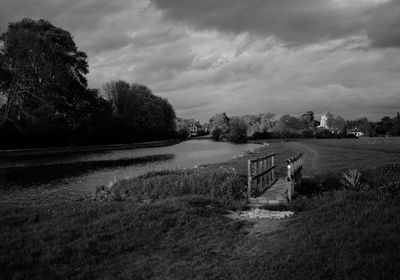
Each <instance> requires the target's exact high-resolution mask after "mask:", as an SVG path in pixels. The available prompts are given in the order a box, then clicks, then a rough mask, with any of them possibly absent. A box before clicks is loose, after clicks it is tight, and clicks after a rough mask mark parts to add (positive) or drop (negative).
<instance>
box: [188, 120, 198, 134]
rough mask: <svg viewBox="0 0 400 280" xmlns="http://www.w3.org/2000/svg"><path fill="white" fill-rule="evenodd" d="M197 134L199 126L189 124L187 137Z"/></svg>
mask: <svg viewBox="0 0 400 280" xmlns="http://www.w3.org/2000/svg"><path fill="white" fill-rule="evenodd" d="M198 132H199V126H198V125H197V124H195V123H191V124H190V125H189V135H190V136H197V133H198Z"/></svg>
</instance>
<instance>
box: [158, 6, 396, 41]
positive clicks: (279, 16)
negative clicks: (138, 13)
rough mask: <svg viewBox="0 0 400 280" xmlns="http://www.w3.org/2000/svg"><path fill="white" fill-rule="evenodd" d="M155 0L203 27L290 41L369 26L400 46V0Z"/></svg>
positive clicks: (374, 34)
mask: <svg viewBox="0 0 400 280" xmlns="http://www.w3.org/2000/svg"><path fill="white" fill-rule="evenodd" d="M365 1H366V2H368V0H365ZM151 2H152V3H153V4H154V6H155V7H156V8H157V9H160V10H161V11H163V13H164V17H165V18H167V19H170V20H174V21H179V22H183V23H186V24H190V25H191V26H194V27H196V28H199V29H217V30H220V31H224V32H233V33H241V32H251V33H256V34H258V35H261V36H271V35H273V36H275V37H277V38H279V39H281V40H283V41H285V42H287V43H290V44H309V43H315V42H320V41H322V40H327V39H336V38H342V37H347V36H351V35H356V34H360V33H361V32H366V33H367V34H368V36H369V37H370V38H371V39H372V41H373V42H374V44H375V45H376V46H379V47H400V16H399V15H400V1H398V0H392V1H389V2H385V3H381V4H372V3H370V4H365V3H364V4H362V1H358V2H357V3H359V5H355V4H354V3H353V5H349V6H343V5H339V3H337V2H335V1H333V0H279V1H277V0H251V1H243V0H219V1H215V0H202V1H199V0H185V1H180V0H151ZM348 2H350V1H348ZM335 3H336V4H335Z"/></svg>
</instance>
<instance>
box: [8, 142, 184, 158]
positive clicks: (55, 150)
mask: <svg viewBox="0 0 400 280" xmlns="http://www.w3.org/2000/svg"><path fill="white" fill-rule="evenodd" d="M180 142H182V140H179V139H170V140H162V141H152V142H139V143H127V144H114V145H94V146H77V147H51V148H35V149H11V150H0V158H13V157H30V156H49V155H61V154H80V153H93V152H104V151H110V150H126V149H142V148H154V147H165V146H170V145H174V144H178V143H180Z"/></svg>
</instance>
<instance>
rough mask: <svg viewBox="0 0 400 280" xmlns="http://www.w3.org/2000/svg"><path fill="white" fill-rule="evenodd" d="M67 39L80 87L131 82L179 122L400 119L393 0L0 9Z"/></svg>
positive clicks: (148, 1)
mask: <svg viewBox="0 0 400 280" xmlns="http://www.w3.org/2000/svg"><path fill="white" fill-rule="evenodd" d="M24 17H28V18H32V19H39V18H44V19H47V20H49V21H50V22H51V23H52V24H54V25H55V26H58V27H61V28H63V29H65V30H68V31H69V32H71V34H72V36H73V37H74V40H75V42H76V44H77V46H78V49H79V50H82V51H84V52H86V54H87V55H88V62H89V65H90V72H89V74H88V76H87V77H88V82H89V86H91V87H95V88H101V86H102V85H103V84H104V83H106V82H109V81H111V80H120V79H122V80H125V81H127V82H129V83H133V82H138V83H142V84H144V85H146V86H148V87H149V88H150V89H152V91H153V93H154V94H156V95H159V96H162V97H164V98H167V99H168V100H169V102H170V103H171V104H172V105H173V107H174V108H175V111H176V114H177V116H178V117H183V118H194V119H196V120H200V121H202V122H205V121H208V119H209V118H210V117H212V116H213V115H214V114H215V113H221V112H226V113H227V114H228V116H239V115H245V114H259V113H267V112H272V113H275V114H276V115H277V116H279V115H282V114H292V115H294V116H299V115H301V114H302V113H304V112H306V111H308V110H312V111H314V112H315V114H316V115H318V114H322V113H325V112H328V111H329V112H331V113H333V114H334V115H341V116H343V117H344V118H345V119H356V118H360V117H368V118H369V119H371V120H374V121H376V120H379V119H381V118H382V117H383V116H385V115H389V116H392V117H393V116H395V114H396V112H398V111H400V0H246V1H244V0H184V1H183V0H113V1H110V0H68V1H66V0H1V1H0V28H1V31H2V32H4V31H5V30H6V29H7V25H8V23H9V22H16V21H19V20H21V19H22V18H24Z"/></svg>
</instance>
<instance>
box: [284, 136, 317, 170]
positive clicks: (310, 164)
mask: <svg viewBox="0 0 400 280" xmlns="http://www.w3.org/2000/svg"><path fill="white" fill-rule="evenodd" d="M288 144H289V145H291V146H292V147H293V149H295V150H297V151H298V152H300V153H303V156H304V160H303V164H304V172H305V175H314V174H316V173H318V166H319V158H320V155H319V152H318V151H317V150H316V149H315V148H314V147H313V146H310V145H307V144H305V143H302V142H289V143H288Z"/></svg>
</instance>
